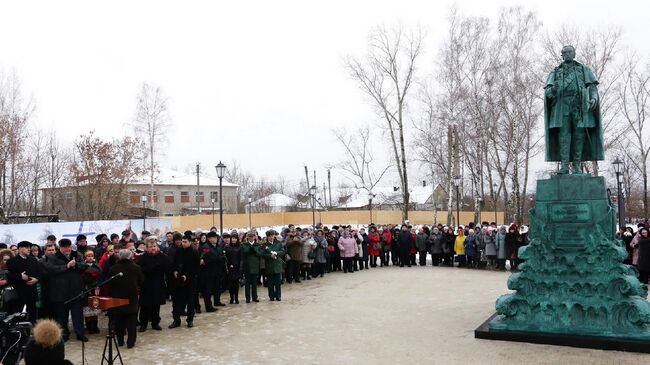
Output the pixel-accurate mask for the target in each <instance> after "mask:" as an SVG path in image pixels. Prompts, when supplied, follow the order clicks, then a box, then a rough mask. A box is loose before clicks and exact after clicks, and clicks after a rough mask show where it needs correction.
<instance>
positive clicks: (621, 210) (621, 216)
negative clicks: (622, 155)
mask: <svg viewBox="0 0 650 365" xmlns="http://www.w3.org/2000/svg"><path fill="white" fill-rule="evenodd" d="M612 165H614V172H615V173H616V185H617V187H618V191H617V199H616V200H618V229H623V225H624V224H625V201H624V198H623V191H622V189H621V175H623V165H624V162H623V161H621V160H620V159H619V158H618V157H616V160H614V162H612Z"/></svg>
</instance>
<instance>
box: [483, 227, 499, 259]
mask: <svg viewBox="0 0 650 365" xmlns="http://www.w3.org/2000/svg"><path fill="white" fill-rule="evenodd" d="M483 244H485V257H486V258H487V268H489V269H494V268H495V266H494V265H495V263H496V259H497V246H496V239H495V237H494V228H492V227H489V228H487V230H486V232H485V234H484V235H483Z"/></svg>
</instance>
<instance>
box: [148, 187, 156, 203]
mask: <svg viewBox="0 0 650 365" xmlns="http://www.w3.org/2000/svg"><path fill="white" fill-rule="evenodd" d="M152 200H153V202H154V203H158V192H157V191H155V190H154V192H153V199H151V191H147V203H150V202H151V201H152Z"/></svg>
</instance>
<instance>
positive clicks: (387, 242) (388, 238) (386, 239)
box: [381, 231, 393, 247]
mask: <svg viewBox="0 0 650 365" xmlns="http://www.w3.org/2000/svg"><path fill="white" fill-rule="evenodd" d="M381 236H382V237H383V238H384V245H386V246H388V247H390V246H392V245H393V235H392V234H391V233H390V231H385V232H382V234H381Z"/></svg>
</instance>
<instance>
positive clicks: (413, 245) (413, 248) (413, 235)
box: [410, 232, 418, 255]
mask: <svg viewBox="0 0 650 365" xmlns="http://www.w3.org/2000/svg"><path fill="white" fill-rule="evenodd" d="M415 239H416V234H415V233H413V232H411V252H410V254H411V255H415V254H416V253H417V252H418V249H417V247H415Z"/></svg>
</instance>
